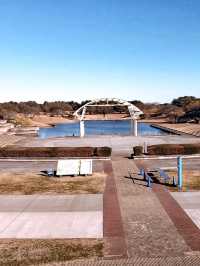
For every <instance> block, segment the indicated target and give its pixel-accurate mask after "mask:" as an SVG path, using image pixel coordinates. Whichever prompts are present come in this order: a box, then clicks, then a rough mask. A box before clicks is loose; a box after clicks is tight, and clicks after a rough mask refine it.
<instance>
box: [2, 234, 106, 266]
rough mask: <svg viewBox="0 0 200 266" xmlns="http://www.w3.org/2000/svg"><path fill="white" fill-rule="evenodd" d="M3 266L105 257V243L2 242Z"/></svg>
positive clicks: (80, 241)
mask: <svg viewBox="0 0 200 266" xmlns="http://www.w3.org/2000/svg"><path fill="white" fill-rule="evenodd" d="M0 254H1V256H0V265H1V266H11V265H15V266H19V265H20V266H27V265H39V264H41V263H54V262H64V261H69V260H74V259H83V258H95V257H102V256H103V241H102V240H96V239H90V240H84V239H83V240H80V239H74V240H56V239H53V240H0Z"/></svg>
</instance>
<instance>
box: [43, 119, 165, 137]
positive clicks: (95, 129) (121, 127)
mask: <svg viewBox="0 0 200 266" xmlns="http://www.w3.org/2000/svg"><path fill="white" fill-rule="evenodd" d="M166 134H167V133H166V132H165V131H163V130H160V129H157V128H153V127H151V126H150V124H147V123H138V135H143V136H145V135H166ZM85 135H86V136H87V135H133V128H132V123H131V120H106V121H94V120H88V121H85ZM39 136H40V137H41V138H49V137H65V136H79V122H76V123H67V124H57V125H56V126H55V127H52V128H40V130H39Z"/></svg>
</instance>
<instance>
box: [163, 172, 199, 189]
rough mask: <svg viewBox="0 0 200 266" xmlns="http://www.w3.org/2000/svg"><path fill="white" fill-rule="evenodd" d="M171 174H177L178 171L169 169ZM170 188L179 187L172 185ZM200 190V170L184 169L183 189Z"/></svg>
mask: <svg viewBox="0 0 200 266" xmlns="http://www.w3.org/2000/svg"><path fill="white" fill-rule="evenodd" d="M167 173H168V174H169V176H171V177H172V176H177V171H172V170H171V171H170V170H168V171H167ZM170 190H172V191H177V188H175V187H170ZM192 190H200V171H199V170H184V171H183V188H182V191H192Z"/></svg>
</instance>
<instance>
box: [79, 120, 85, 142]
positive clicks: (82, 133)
mask: <svg viewBox="0 0 200 266" xmlns="http://www.w3.org/2000/svg"><path fill="white" fill-rule="evenodd" d="M84 136H85V125H84V121H83V120H80V137H81V138H82V137H84Z"/></svg>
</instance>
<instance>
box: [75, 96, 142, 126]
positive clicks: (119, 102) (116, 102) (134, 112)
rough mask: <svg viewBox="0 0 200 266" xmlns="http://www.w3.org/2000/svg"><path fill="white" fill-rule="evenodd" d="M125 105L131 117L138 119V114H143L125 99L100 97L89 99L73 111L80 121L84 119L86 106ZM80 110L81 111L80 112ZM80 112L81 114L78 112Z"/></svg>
mask: <svg viewBox="0 0 200 266" xmlns="http://www.w3.org/2000/svg"><path fill="white" fill-rule="evenodd" d="M98 102H106V103H105V104H101V105H100V104H98ZM109 102H112V103H113V102H114V104H109ZM115 105H116V106H120V105H122V106H127V108H128V110H129V113H130V116H131V118H132V119H134V120H135V119H138V118H139V116H140V115H141V114H143V112H142V111H141V110H140V109H139V108H138V107H136V106H135V105H134V104H131V103H129V102H127V101H124V100H121V99H117V98H100V99H95V100H93V101H90V102H88V103H86V104H84V105H83V106H81V107H80V108H79V109H77V110H76V111H75V112H74V116H75V117H76V118H78V119H79V120H80V121H82V120H83V119H84V115H85V113H86V109H87V107H88V106H115ZM81 111H82V113H81ZM80 113H81V114H80Z"/></svg>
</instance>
